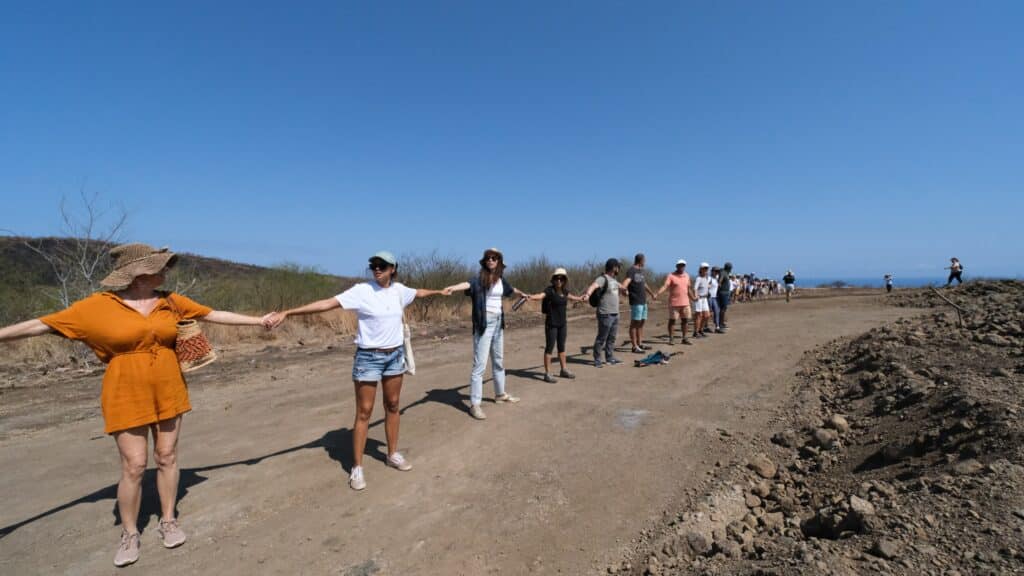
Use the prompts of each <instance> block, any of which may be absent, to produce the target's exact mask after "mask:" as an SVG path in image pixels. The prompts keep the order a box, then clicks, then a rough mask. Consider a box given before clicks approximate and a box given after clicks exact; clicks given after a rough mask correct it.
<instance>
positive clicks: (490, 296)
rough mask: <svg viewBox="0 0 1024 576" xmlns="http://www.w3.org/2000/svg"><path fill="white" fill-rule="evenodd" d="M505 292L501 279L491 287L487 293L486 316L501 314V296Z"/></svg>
mask: <svg viewBox="0 0 1024 576" xmlns="http://www.w3.org/2000/svg"><path fill="white" fill-rule="evenodd" d="M504 292H505V285H504V284H503V283H502V282H501V278H498V281H497V282H495V283H494V286H491V289H490V290H489V291H488V292H487V313H488V314H501V295H502V294H504Z"/></svg>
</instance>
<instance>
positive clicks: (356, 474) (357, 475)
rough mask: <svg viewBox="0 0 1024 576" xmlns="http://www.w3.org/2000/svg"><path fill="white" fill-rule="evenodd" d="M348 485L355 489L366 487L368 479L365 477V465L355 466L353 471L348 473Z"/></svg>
mask: <svg viewBox="0 0 1024 576" xmlns="http://www.w3.org/2000/svg"><path fill="white" fill-rule="evenodd" d="M348 485H349V486H350V487H351V488H352V489H353V490H362V489H363V488H366V480H364V479H363V467H362V466H353V467H352V473H351V474H349V475H348Z"/></svg>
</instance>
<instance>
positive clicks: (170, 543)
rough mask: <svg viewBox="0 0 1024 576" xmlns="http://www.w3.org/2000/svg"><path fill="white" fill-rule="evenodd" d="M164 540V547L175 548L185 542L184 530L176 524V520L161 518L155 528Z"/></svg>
mask: <svg viewBox="0 0 1024 576" xmlns="http://www.w3.org/2000/svg"><path fill="white" fill-rule="evenodd" d="M156 531H157V532H158V533H159V534H160V538H162V539H163V541H164V548H177V547H178V546H181V545H182V544H184V543H185V532H184V531H182V529H181V527H180V526H178V520H177V519H174V520H161V521H160V526H159V527H158V528H157V529H156Z"/></svg>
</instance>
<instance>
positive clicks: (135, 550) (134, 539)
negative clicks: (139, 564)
mask: <svg viewBox="0 0 1024 576" xmlns="http://www.w3.org/2000/svg"><path fill="white" fill-rule="evenodd" d="M138 559H139V533H138V532H135V533H134V534H129V533H127V532H124V531H122V532H121V544H120V545H119V546H118V547H117V554H115V555H114V566H117V567H118V568H121V567H122V566H127V565H129V564H134V563H135V562H136V561H138Z"/></svg>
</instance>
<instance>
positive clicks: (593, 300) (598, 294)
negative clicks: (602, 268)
mask: <svg viewBox="0 0 1024 576" xmlns="http://www.w3.org/2000/svg"><path fill="white" fill-rule="evenodd" d="M608 284H610V282H608V279H607V278H605V279H604V287H603V288H601V289H600V290H594V291H593V292H591V293H590V298H588V299H587V302H589V303H590V305H591V306H593V307H594V308H597V307H598V306H600V305H601V298H604V293H605V292H607V291H608Z"/></svg>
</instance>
